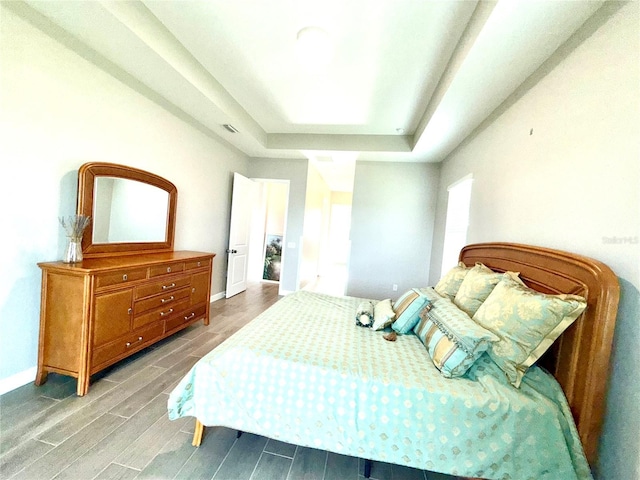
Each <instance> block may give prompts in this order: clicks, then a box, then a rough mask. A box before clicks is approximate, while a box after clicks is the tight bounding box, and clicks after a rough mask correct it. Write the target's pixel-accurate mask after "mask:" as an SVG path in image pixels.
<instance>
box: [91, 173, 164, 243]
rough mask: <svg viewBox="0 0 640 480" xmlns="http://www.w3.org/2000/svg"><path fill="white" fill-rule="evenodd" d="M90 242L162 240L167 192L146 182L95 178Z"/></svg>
mask: <svg viewBox="0 0 640 480" xmlns="http://www.w3.org/2000/svg"><path fill="white" fill-rule="evenodd" d="M93 194H94V200H93V243H95V244H102V243H122V242H164V241H165V239H166V238H167V216H168V213H169V192H167V191H165V190H163V189H161V188H158V187H156V186H154V185H150V184H148V183H143V182H139V181H137V180H131V179H128V178H118V177H96V178H95V185H94V191H93Z"/></svg>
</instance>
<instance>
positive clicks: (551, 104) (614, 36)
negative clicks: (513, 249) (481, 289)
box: [430, 2, 640, 479]
mask: <svg viewBox="0 0 640 480" xmlns="http://www.w3.org/2000/svg"><path fill="white" fill-rule="evenodd" d="M638 6H639V4H638V3H637V2H632V3H630V4H627V5H626V6H624V7H623V8H622V9H621V10H620V11H619V12H617V13H616V14H614V15H613V17H611V18H610V19H609V20H608V21H606V22H605V23H604V25H603V26H601V27H600V28H599V29H598V30H596V31H595V33H593V34H592V35H591V36H590V37H589V38H588V39H587V40H585V41H584V42H583V43H582V44H581V45H579V46H578V47H577V48H576V49H575V50H574V51H573V52H572V53H570V54H569V55H568V56H567V57H566V58H565V59H564V60H563V61H561V62H560V63H559V64H558V65H557V66H556V67H555V68H554V69H553V70H552V71H551V72H550V73H548V74H547V75H546V76H545V77H544V78H543V79H542V80H541V81H540V82H539V83H538V84H536V85H535V86H534V87H533V88H532V89H531V90H529V91H528V92H527V93H526V94H525V95H524V96H523V97H522V98H520V99H519V100H518V101H517V102H516V103H515V104H513V105H512V106H511V107H510V108H509V109H508V110H506V111H505V112H504V113H503V114H502V115H501V116H500V117H498V118H497V119H496V120H495V121H494V122H493V123H491V124H490V125H489V126H488V127H487V128H486V129H484V130H483V131H482V132H481V133H480V134H478V135H477V136H476V137H475V138H474V139H473V140H472V141H470V142H468V143H467V144H466V145H464V146H463V147H461V148H459V149H458V150H457V151H455V152H454V153H453V154H452V155H451V156H450V157H449V158H447V159H446V161H445V162H444V163H443V166H442V173H441V181H440V189H439V197H438V213H437V223H436V225H437V228H436V234H435V238H434V258H433V261H432V264H431V265H432V268H431V275H430V280H431V283H432V284H433V283H434V282H436V281H437V279H438V277H439V274H440V272H439V265H440V258H441V254H442V240H443V231H444V218H445V214H446V202H447V192H446V187H447V185H449V184H451V183H452V182H453V181H455V180H457V179H459V178H461V177H463V176H464V175H466V174H468V173H472V174H473V178H474V183H473V189H472V194H471V211H470V225H469V233H468V242H469V243H474V242H484V241H512V242H518V243H527V244H533V245H540V246H546V247H551V248H557V249H561V250H567V251H571V252H574V253H578V254H582V255H586V256H589V257H592V258H596V259H598V260H601V261H603V262H604V263H606V264H608V265H609V266H610V267H611V268H612V269H613V271H614V272H615V273H616V274H617V275H618V276H619V277H620V283H621V287H622V297H621V305H620V310H619V313H618V320H617V327H616V334H615V340H614V352H613V359H612V363H613V365H612V367H613V368H612V374H611V378H610V387H609V392H608V405H607V414H606V417H605V425H604V433H603V435H602V437H601V443H600V465H599V466H598V471H599V472H600V475H599V476H598V477H599V478H601V479H623V478H625V479H626V478H628V479H631V478H640V381H638V374H637V367H638V365H640V333H639V331H640V329H639V324H638V319H639V318H640V295H639V293H638V289H639V288H640V243H639V242H640V238H639V237H640V194H639V191H640V188H639V187H640V146H639V145H640V66H639V57H638V54H639V52H640V41H639V38H640V29H639V25H640V15H639V8H638ZM531 129H533V135H530V131H531ZM613 238H618V239H620V241H621V242H622V243H610V239H613Z"/></svg>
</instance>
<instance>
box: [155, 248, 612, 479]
mask: <svg viewBox="0 0 640 480" xmlns="http://www.w3.org/2000/svg"><path fill="white" fill-rule="evenodd" d="M460 261H461V262H463V263H464V265H466V266H468V267H471V266H473V265H476V264H477V263H481V264H483V265H485V266H486V267H488V268H490V269H491V270H492V271H494V272H499V273H501V272H519V278H520V279H521V280H522V281H523V282H524V283H525V284H526V285H527V286H528V287H530V288H532V289H534V290H536V291H538V292H542V293H546V294H573V295H580V296H581V297H583V298H584V299H585V300H586V304H587V307H586V309H585V310H584V313H582V314H581V315H580V316H579V317H578V318H577V319H576V320H575V321H574V322H573V323H572V324H571V326H570V327H569V328H568V329H567V330H566V331H564V333H563V334H562V335H561V336H560V337H559V338H558V339H557V340H556V341H555V342H554V343H553V345H552V346H551V348H549V349H548V350H547V352H546V353H545V354H544V355H543V356H542V358H540V359H539V360H538V362H537V363H536V365H534V366H532V367H530V368H529V369H528V370H527V372H526V375H524V377H523V378H522V382H521V384H520V386H519V388H514V387H513V385H511V384H509V380H508V379H507V378H506V377H505V375H504V372H503V371H502V370H501V369H500V368H499V367H498V366H497V365H496V363H495V362H494V361H493V360H492V359H491V358H490V357H489V355H488V354H487V352H485V353H482V354H481V355H480V357H479V358H478V360H476V361H475V362H474V363H473V364H472V365H471V367H470V368H469V370H468V371H467V372H466V373H465V374H464V375H463V376H461V377H458V378H453V379H449V378H444V377H443V375H442V374H441V372H440V371H439V370H438V369H437V368H435V367H434V364H433V362H432V361H431V359H430V357H429V353H428V352H427V349H425V346H424V345H423V343H422V342H421V341H420V339H419V338H418V336H417V335H413V334H406V335H399V336H398V339H397V340H396V341H395V342H388V341H386V340H385V339H384V338H383V336H384V335H385V333H384V331H372V330H371V329H366V328H360V327H357V326H355V323H354V312H356V310H357V308H358V306H359V304H361V302H362V300H363V299H359V298H352V297H331V296H327V295H321V294H314V293H311V292H304V291H302V292H297V293H295V294H291V295H288V296H287V297H285V298H283V299H282V300H280V301H279V302H278V303H276V304H275V305H274V306H272V307H271V308H269V309H268V310H267V311H265V312H264V313H262V314H261V315H259V316H258V317H257V318H256V319H254V320H253V321H252V322H250V323H249V324H248V325H246V326H245V327H244V328H243V329H241V330H240V331H239V332H237V333H236V334H234V335H233V336H232V337H230V338H229V339H227V340H226V341H225V342H224V343H223V344H221V345H219V346H218V347H216V348H215V349H214V350H213V351H212V352H211V353H210V354H208V355H207V356H205V357H203V358H202V359H201V360H200V361H199V362H198V363H197V364H196V365H195V366H194V367H193V368H192V370H191V371H190V372H189V373H188V374H187V375H186V376H185V377H184V378H183V380H182V381H181V382H180V383H179V385H178V386H177V387H176V388H175V389H174V391H173V392H172V393H171V395H170V398H169V404H168V410H169V417H170V418H171V419H176V418H179V417H184V416H192V417H195V419H196V431H195V435H194V445H198V444H199V442H200V440H201V438H202V434H203V429H204V426H213V425H217V426H225V427H229V428H233V429H236V430H238V431H247V432H251V433H256V434H259V435H263V436H266V437H269V438H274V439H277V440H281V441H284V442H288V443H293V444H297V445H302V446H309V447H314V448H319V449H323V450H328V451H333V452H336V453H341V454H345V455H351V456H356V457H360V458H364V459H365V460H380V461H385V462H391V463H398V464H402V465H407V466H411V467H415V468H420V469H426V470H431V471H437V472H442V473H447V474H452V475H459V476H463V477H478V478H487V479H506V478H511V479H514V478H518V479H520V478H531V479H536V480H537V479H545V478H548V479H557V478H562V479H571V478H576V479H582V478H591V474H590V470H589V463H591V464H593V463H594V462H595V460H596V454H597V442H598V436H599V432H600V428H601V424H602V417H603V411H604V400H605V389H606V384H607V376H608V367H609V356H610V351H611V343H612V338H613V331H614V327H615V317H616V312H617V302H618V295H619V290H618V283H617V279H616V277H615V275H614V274H613V272H612V271H611V270H610V269H609V268H608V267H606V266H605V265H604V264H602V263H600V262H598V261H595V260H592V259H589V258H585V257H581V256H577V255H573V254H569V253H566V252H561V251H556V250H551V249H546V248H540V247H533V246H527V245H519V244H509V243H486V244H475V245H469V246H467V247H465V248H464V249H463V250H462V251H461V253H460ZM541 366H542V367H541Z"/></svg>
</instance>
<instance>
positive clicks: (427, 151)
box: [27, 0, 603, 190]
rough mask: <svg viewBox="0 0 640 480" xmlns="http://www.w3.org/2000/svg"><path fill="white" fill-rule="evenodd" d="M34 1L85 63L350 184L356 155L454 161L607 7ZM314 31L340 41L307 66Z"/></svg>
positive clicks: (244, 141)
mask: <svg viewBox="0 0 640 480" xmlns="http://www.w3.org/2000/svg"><path fill="white" fill-rule="evenodd" d="M27 3H28V5H29V6H30V7H31V8H32V9H33V10H30V11H31V12H33V14H35V15H38V14H37V13H36V12H34V10H35V11H37V12H39V13H40V14H42V15H44V16H45V17H47V19H48V20H49V21H51V22H52V23H53V24H55V25H57V26H59V27H61V28H62V30H57V29H55V28H53V29H50V30H51V31H52V32H53V33H52V34H53V35H54V36H61V35H67V34H71V37H69V38H71V39H72V41H69V39H68V38H67V41H66V44H67V45H71V46H72V48H73V45H76V46H77V45H80V47H78V48H81V49H84V50H85V56H87V55H86V47H88V48H89V49H90V50H89V51H93V52H92V55H91V57H92V58H93V59H94V60H95V61H96V63H97V64H99V66H101V67H102V68H105V69H107V70H112V71H111V73H114V70H117V72H115V74H116V76H117V77H118V78H120V79H124V81H127V78H129V79H130V80H131V81H130V82H129V83H131V84H132V86H133V87H134V88H137V89H138V90H139V91H142V92H143V93H144V92H147V94H149V93H151V94H150V96H151V97H152V98H153V99H155V100H156V101H157V99H158V98H161V99H162V103H163V104H164V105H165V106H167V105H169V106H170V109H171V110H172V111H174V112H178V113H179V116H180V117H181V118H183V119H187V121H189V122H191V123H192V124H194V125H197V127H198V128H200V129H201V130H202V131H205V132H206V133H208V134H209V135H211V136H214V137H219V138H221V139H223V140H224V141H226V142H228V143H229V144H231V145H233V146H235V147H236V148H237V149H239V150H241V151H243V152H244V153H246V154H247V155H249V156H251V157H257V158H264V157H273V158H305V157H306V158H310V159H311V160H312V161H313V162H314V163H315V164H316V165H318V167H319V169H320V170H321V171H324V172H325V173H326V172H328V171H330V170H332V169H333V167H332V164H335V165H334V166H336V168H339V169H340V170H341V171H342V172H343V175H344V171H345V169H346V170H347V171H350V173H349V174H348V175H347V177H349V176H350V177H351V178H352V176H353V163H354V162H355V160H356V159H359V160H374V161H375V160H377V161H421V162H438V161H441V160H442V159H444V158H445V157H446V155H447V154H449V153H450V152H451V151H452V150H453V149H454V148H455V147H456V146H457V145H459V144H460V142H461V141H462V140H464V138H465V137H466V136H468V135H469V133H471V132H472V131H473V130H474V129H475V128H476V127H477V126H478V125H479V124H480V123H481V122H482V121H483V120H484V119H485V118H487V116H488V115H489V114H491V112H493V111H494V110H495V109H496V108H497V107H498V106H499V105H500V104H501V103H502V102H503V101H504V100H505V99H506V98H507V97H508V96H509V95H510V94H511V93H512V92H513V91H514V90H515V89H516V88H517V87H518V86H519V85H520V84H522V82H523V81H524V80H525V79H526V78H527V77H529V76H530V75H531V74H532V73H533V72H534V71H535V70H536V69H537V68H538V67H540V65H541V64H542V63H543V62H544V61H545V60H546V59H547V58H548V57H549V56H550V55H551V54H552V53H553V52H554V51H555V50H556V49H557V48H558V47H559V46H560V45H562V44H563V43H564V42H565V41H566V40H567V39H568V38H569V37H570V36H571V35H572V34H573V33H574V32H575V31H576V30H577V29H578V28H579V27H580V26H581V25H582V24H583V23H584V22H585V21H586V20H587V19H588V18H589V17H590V16H591V15H592V14H593V13H594V12H595V11H596V10H597V9H598V8H599V7H600V6H601V5H602V3H603V2H602V0H599V1H583V0H577V1H558V0H500V1H498V2H484V1H480V2H476V1H472V0H463V1H452V0H441V1H427V0H322V1H311V0H269V1H263V0H233V1H229V0H182V1H171V0H143V1H128V2H124V1H91V0H86V1H69V0H62V1H60V0H52V1H47V2H44V1H35V0H27ZM44 21H45V22H46V21H47V20H44ZM40 23H42V19H41V21H40ZM307 26H318V27H321V28H323V29H324V30H325V31H326V32H327V33H328V35H329V38H330V39H331V42H332V45H333V56H332V58H331V61H330V62H329V64H328V65H326V67H324V68H322V69H313V70H309V69H308V68H306V67H305V66H304V65H303V64H301V63H300V62H298V61H297V59H296V45H295V44H296V35H297V33H298V31H299V30H300V29H302V28H304V27H307ZM56 31H57V33H56ZM60 32H63V33H60ZM124 72H126V73H125V74H124V75H123V73H124ZM141 85H142V87H141ZM167 102H168V103H167ZM223 124H231V125H233V126H234V127H236V128H237V129H238V133H229V132H227V131H226V130H224V129H223V128H222V125H223ZM345 165H350V167H347V168H345ZM327 175H328V174H327ZM327 178H329V177H328V176H327ZM330 181H331V182H333V180H330ZM343 182H344V180H343ZM348 187H349V180H347V182H346V184H345V185H338V184H333V183H332V188H333V189H335V190H344V189H349V188H348Z"/></svg>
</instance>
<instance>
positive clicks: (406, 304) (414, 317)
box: [391, 288, 429, 334]
mask: <svg viewBox="0 0 640 480" xmlns="http://www.w3.org/2000/svg"><path fill="white" fill-rule="evenodd" d="M428 303H429V299H428V298H427V297H426V296H424V295H421V294H420V291H419V290H417V289H415V288H413V289H411V290H409V291H407V292H405V293H404V294H402V296H401V297H400V298H398V300H396V301H395V302H394V303H393V311H394V312H395V314H396V321H395V322H393V324H392V325H391V328H393V329H394V330H395V331H396V332H398V333H400V334H405V333H409V332H410V331H411V329H413V327H415V326H416V323H418V321H420V312H421V311H422V309H423V308H424V307H425V306H426V305H427V304H428Z"/></svg>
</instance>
